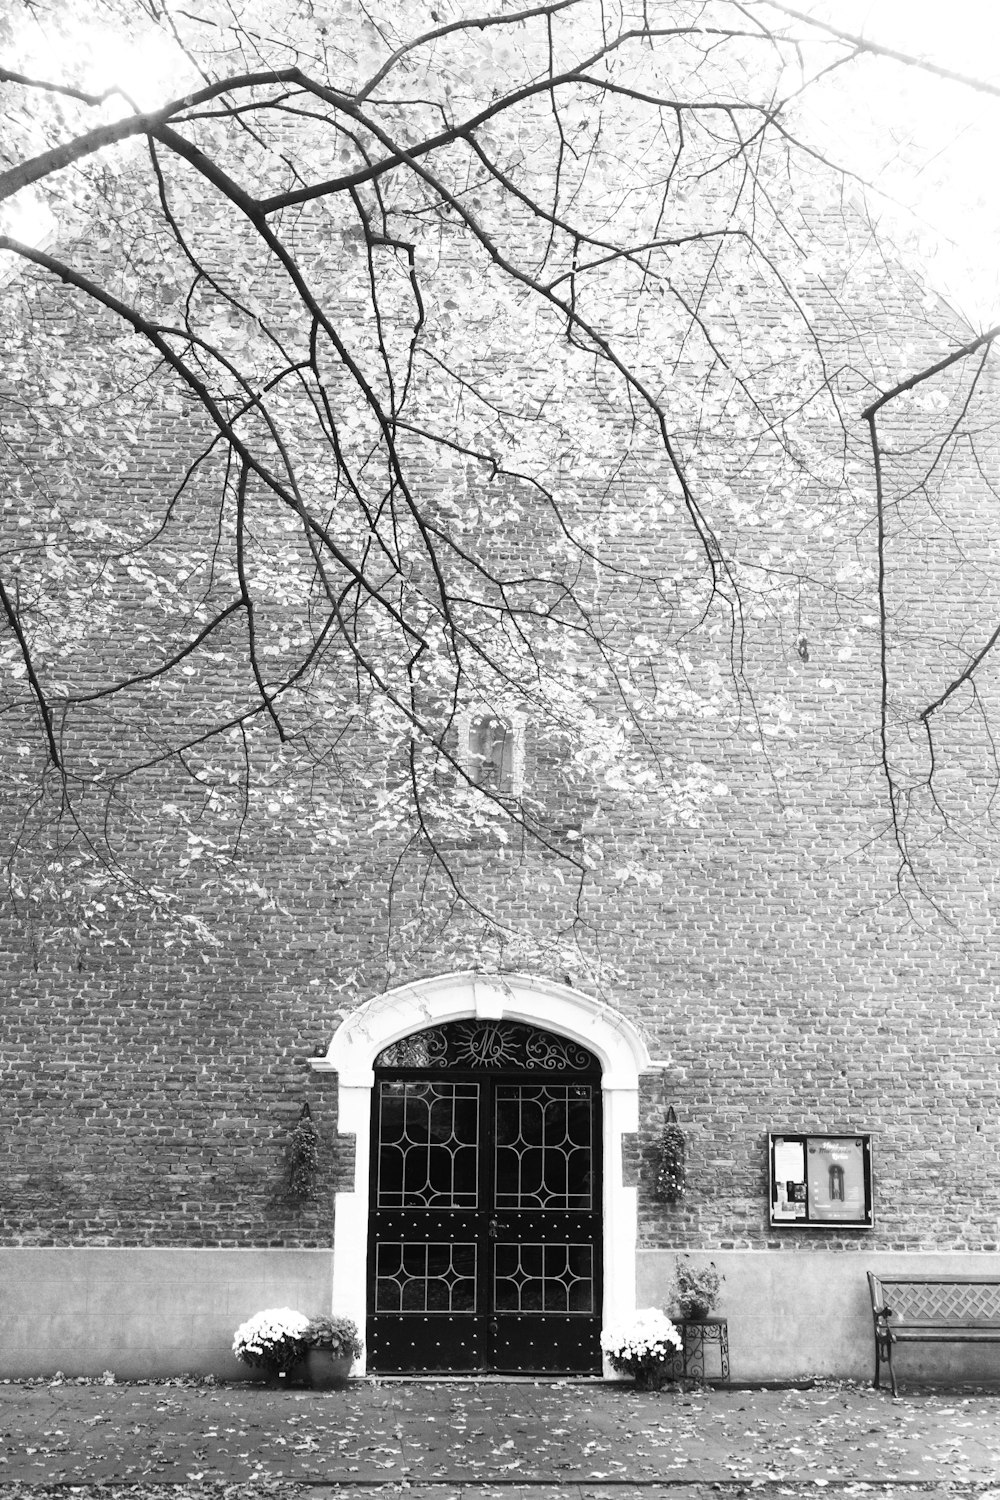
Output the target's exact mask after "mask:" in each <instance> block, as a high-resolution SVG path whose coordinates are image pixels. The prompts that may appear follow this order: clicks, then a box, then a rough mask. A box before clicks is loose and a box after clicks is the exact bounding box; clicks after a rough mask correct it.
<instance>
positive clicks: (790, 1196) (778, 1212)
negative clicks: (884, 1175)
mask: <svg viewBox="0 0 1000 1500" xmlns="http://www.w3.org/2000/svg"><path fill="white" fill-rule="evenodd" d="M769 1146H770V1151H769V1155H770V1178H771V1224H772V1226H774V1227H776V1228H777V1227H780V1226H782V1225H785V1226H787V1227H789V1228H793V1229H794V1228H800V1229H801V1228H808V1227H809V1226H810V1225H814V1226H815V1225H827V1226H832V1225H838V1226H843V1227H845V1228H855V1229H870V1228H871V1227H872V1223H873V1218H872V1153H871V1137H870V1136H867V1135H774V1134H772V1135H771V1136H770V1137H769Z"/></svg>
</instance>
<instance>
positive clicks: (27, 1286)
mask: <svg viewBox="0 0 1000 1500" xmlns="http://www.w3.org/2000/svg"><path fill="white" fill-rule="evenodd" d="M332 1286H333V1252H332V1250H147V1249H140V1248H136V1249H121V1250H112V1249H85V1248H79V1249H76V1248H70V1249H41V1248H38V1249H0V1289H2V1290H0V1377H3V1376H6V1377H15V1378H16V1377H18V1376H27V1375H53V1374H55V1372H56V1371H57V1370H61V1371H62V1372H63V1374H65V1375H100V1374H102V1373H103V1372H104V1371H105V1370H113V1371H114V1373H115V1374H116V1375H118V1376H120V1377H122V1378H123V1379H136V1378H140V1377H143V1376H154V1375H161V1376H162V1375H186V1374H197V1375H209V1374H211V1375H216V1376H219V1377H220V1378H223V1379H239V1378H241V1377H242V1378H244V1379H246V1378H248V1377H249V1376H250V1374H251V1372H250V1371H249V1370H248V1369H247V1367H246V1365H242V1364H240V1362H239V1360H238V1359H236V1357H235V1356H234V1355H233V1353H232V1342H233V1333H234V1332H235V1330H236V1328H237V1327H238V1326H239V1324H240V1323H242V1322H243V1320H244V1319H245V1318H248V1317H250V1315H251V1314H252V1313H255V1312H260V1311H261V1309H262V1308H265V1307H295V1308H298V1309H299V1311H300V1312H304V1313H308V1314H313V1313H320V1312H329V1311H330V1309H331V1294H332Z"/></svg>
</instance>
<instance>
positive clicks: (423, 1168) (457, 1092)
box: [377, 1080, 479, 1208]
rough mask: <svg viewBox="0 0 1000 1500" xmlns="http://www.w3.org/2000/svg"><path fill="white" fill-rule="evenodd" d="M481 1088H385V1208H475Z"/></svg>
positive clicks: (381, 1185) (381, 1194) (417, 1083)
mask: <svg viewBox="0 0 1000 1500" xmlns="http://www.w3.org/2000/svg"><path fill="white" fill-rule="evenodd" d="M478 1167H479V1085H478V1084H476V1083H439V1082H438V1081H437V1080H435V1081H434V1082H433V1083H431V1082H426V1081H423V1080H410V1081H407V1082H383V1084H382V1086H381V1093H380V1096H379V1139H378V1194H377V1204H378V1207H379V1208H475V1207H476V1203H477V1174H478Z"/></svg>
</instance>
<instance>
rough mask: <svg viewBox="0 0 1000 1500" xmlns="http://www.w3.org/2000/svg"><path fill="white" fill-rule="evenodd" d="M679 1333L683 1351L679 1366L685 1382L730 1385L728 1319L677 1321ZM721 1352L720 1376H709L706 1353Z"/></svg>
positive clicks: (676, 1319) (675, 1321)
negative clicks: (707, 1349) (696, 1381)
mask: <svg viewBox="0 0 1000 1500" xmlns="http://www.w3.org/2000/svg"><path fill="white" fill-rule="evenodd" d="M674 1323H675V1324H676V1326H677V1328H678V1329H679V1331H680V1335H681V1340H682V1342H681V1347H680V1350H679V1351H678V1354H677V1359H676V1364H678V1365H679V1366H680V1369H679V1370H678V1372H677V1373H678V1374H679V1375H680V1377H681V1379H682V1380H713V1381H715V1382H716V1383H718V1384H722V1385H728V1384H729V1323H728V1320H727V1319H726V1318H675V1319H674ZM706 1348H711V1349H713V1350H715V1349H718V1351H719V1357H718V1361H713V1363H718V1367H719V1373H718V1374H717V1375H716V1374H712V1375H709V1374H708V1373H707V1372H706V1369H705V1350H706Z"/></svg>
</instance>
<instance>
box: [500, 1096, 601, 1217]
mask: <svg viewBox="0 0 1000 1500" xmlns="http://www.w3.org/2000/svg"><path fill="white" fill-rule="evenodd" d="M593 1103H594V1101H593V1090H592V1088H591V1087H590V1085H588V1084H555V1083H509V1084H505V1083H498V1084H497V1091H496V1206H497V1208H507V1209H549V1210H552V1209H576V1210H577V1211H584V1212H586V1211H589V1210H590V1209H591V1207H592V1206H593V1195H594V1180H593V1144H592V1143H593V1128H594V1126H593Z"/></svg>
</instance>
